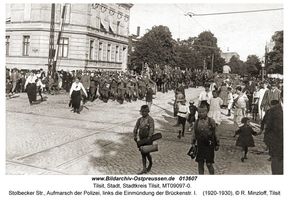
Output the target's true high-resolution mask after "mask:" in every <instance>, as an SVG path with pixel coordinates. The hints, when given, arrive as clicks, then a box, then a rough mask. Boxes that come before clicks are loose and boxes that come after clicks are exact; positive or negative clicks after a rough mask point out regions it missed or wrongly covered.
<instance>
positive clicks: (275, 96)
mask: <svg viewBox="0 0 289 200" xmlns="http://www.w3.org/2000/svg"><path fill="white" fill-rule="evenodd" d="M280 99H281V91H280V90H279V89H278V88H277V86H276V83H274V82H273V83H271V89H269V90H266V92H265V94H264V97H263V99H262V102H261V109H264V110H265V112H266V111H267V110H269V109H270V108H271V101H272V100H277V101H278V102H279V101H280Z"/></svg>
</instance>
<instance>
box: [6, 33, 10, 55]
mask: <svg viewBox="0 0 289 200" xmlns="http://www.w3.org/2000/svg"><path fill="white" fill-rule="evenodd" d="M9 43H10V36H6V56H9Z"/></svg>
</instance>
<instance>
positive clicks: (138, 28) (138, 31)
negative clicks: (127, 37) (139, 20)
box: [136, 26, 140, 37]
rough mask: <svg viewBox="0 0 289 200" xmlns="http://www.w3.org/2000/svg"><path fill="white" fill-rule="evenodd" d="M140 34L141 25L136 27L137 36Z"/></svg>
mask: <svg viewBox="0 0 289 200" xmlns="http://www.w3.org/2000/svg"><path fill="white" fill-rule="evenodd" d="M139 34H140V27H139V26H138V27H137V28H136V36H137V37H138V36H139Z"/></svg>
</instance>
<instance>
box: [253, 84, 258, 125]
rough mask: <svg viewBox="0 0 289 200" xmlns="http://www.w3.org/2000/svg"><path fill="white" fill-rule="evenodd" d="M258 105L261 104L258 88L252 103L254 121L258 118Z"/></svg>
mask: <svg viewBox="0 0 289 200" xmlns="http://www.w3.org/2000/svg"><path fill="white" fill-rule="evenodd" d="M258 103H259V91H258V87H257V86H256V87H255V91H254V93H253V102H252V117H253V120H254V121H257V117H258Z"/></svg>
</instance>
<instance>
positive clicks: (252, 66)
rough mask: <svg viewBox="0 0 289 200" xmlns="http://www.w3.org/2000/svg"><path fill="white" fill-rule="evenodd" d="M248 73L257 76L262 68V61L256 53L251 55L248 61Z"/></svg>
mask: <svg viewBox="0 0 289 200" xmlns="http://www.w3.org/2000/svg"><path fill="white" fill-rule="evenodd" d="M246 66H247V70H246V71H247V73H248V74H249V75H252V76H257V75H258V74H259V73H260V70H261V61H260V59H259V58H258V57H257V56H256V55H249V56H248V57H247V61H246Z"/></svg>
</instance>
